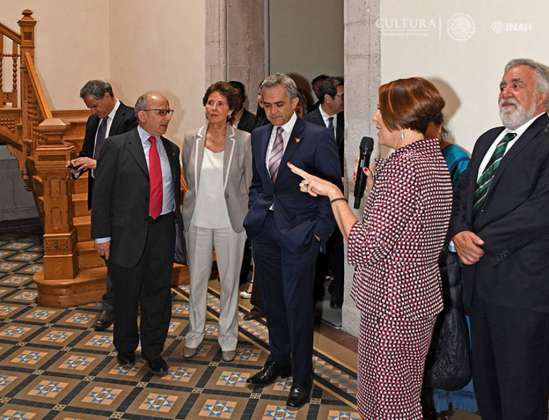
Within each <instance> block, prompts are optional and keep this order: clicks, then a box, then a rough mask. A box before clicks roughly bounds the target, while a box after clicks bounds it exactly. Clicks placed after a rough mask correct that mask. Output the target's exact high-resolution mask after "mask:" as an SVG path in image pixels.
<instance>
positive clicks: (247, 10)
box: [227, 0, 268, 113]
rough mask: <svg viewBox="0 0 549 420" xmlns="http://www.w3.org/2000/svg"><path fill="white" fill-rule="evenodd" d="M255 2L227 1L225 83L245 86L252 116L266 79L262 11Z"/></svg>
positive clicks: (265, 42)
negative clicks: (260, 86)
mask: <svg viewBox="0 0 549 420" xmlns="http://www.w3.org/2000/svg"><path fill="white" fill-rule="evenodd" d="M266 7H267V2H265V1H258V0H227V80H238V81H240V82H242V83H244V85H245V86H246V91H247V93H248V108H249V110H250V111H252V112H253V113H255V111H256V106H257V101H256V99H257V95H256V93H257V87H258V86H259V83H260V82H261V81H262V80H263V79H264V78H265V74H266V72H267V69H266V68H265V50H266V46H267V43H268V40H267V39H265V8H266Z"/></svg>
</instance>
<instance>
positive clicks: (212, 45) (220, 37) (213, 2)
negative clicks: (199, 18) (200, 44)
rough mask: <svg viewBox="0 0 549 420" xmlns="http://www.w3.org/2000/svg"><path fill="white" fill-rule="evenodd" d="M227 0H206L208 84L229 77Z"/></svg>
mask: <svg viewBox="0 0 549 420" xmlns="http://www.w3.org/2000/svg"><path fill="white" fill-rule="evenodd" d="M226 7H227V5H226V0H207V1H206V86H204V89H205V88H206V87H208V86H209V85H211V84H212V83H214V82H217V81H218V80H225V79H226V78H227V15H226Z"/></svg>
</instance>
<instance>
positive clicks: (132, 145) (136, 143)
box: [128, 129, 149, 178]
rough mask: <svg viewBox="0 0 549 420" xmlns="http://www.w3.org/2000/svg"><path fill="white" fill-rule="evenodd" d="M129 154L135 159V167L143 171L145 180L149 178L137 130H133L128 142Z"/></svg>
mask: <svg viewBox="0 0 549 420" xmlns="http://www.w3.org/2000/svg"><path fill="white" fill-rule="evenodd" d="M128 145H129V150H130V153H131V154H132V155H133V157H134V158H135V160H136V162H137V165H138V166H139V167H140V168H141V169H142V170H143V172H144V173H145V175H147V178H148V177H149V168H148V167H147V161H146V160H145V151H144V150H143V145H142V144H141V138H140V137H139V133H138V132H137V129H134V130H133V132H132V136H131V138H130V141H129V142H128Z"/></svg>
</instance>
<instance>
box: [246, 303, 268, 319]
mask: <svg viewBox="0 0 549 420" xmlns="http://www.w3.org/2000/svg"><path fill="white" fill-rule="evenodd" d="M264 316H265V314H264V313H263V311H262V310H261V309H259V308H257V307H256V306H254V307H253V308H252V310H251V311H250V312H248V313H247V314H246V315H244V321H251V320H253V319H259V318H263V317H264Z"/></svg>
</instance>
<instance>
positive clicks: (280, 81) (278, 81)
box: [259, 73, 297, 98]
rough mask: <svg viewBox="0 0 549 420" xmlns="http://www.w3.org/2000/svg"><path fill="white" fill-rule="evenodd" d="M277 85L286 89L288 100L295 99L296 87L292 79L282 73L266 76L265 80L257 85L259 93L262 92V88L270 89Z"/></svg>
mask: <svg viewBox="0 0 549 420" xmlns="http://www.w3.org/2000/svg"><path fill="white" fill-rule="evenodd" d="M277 85H282V86H284V87H285V88H286V92H287V93H288V97H289V98H295V97H297V86H296V84H295V82H294V81H293V79H292V78H291V77H290V76H288V75H286V74H282V73H275V74H271V75H270V76H267V77H266V78H265V80H263V81H262V82H261V84H260V85H259V91H260V92H261V91H263V89H264V88H271V87H274V86H277Z"/></svg>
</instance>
